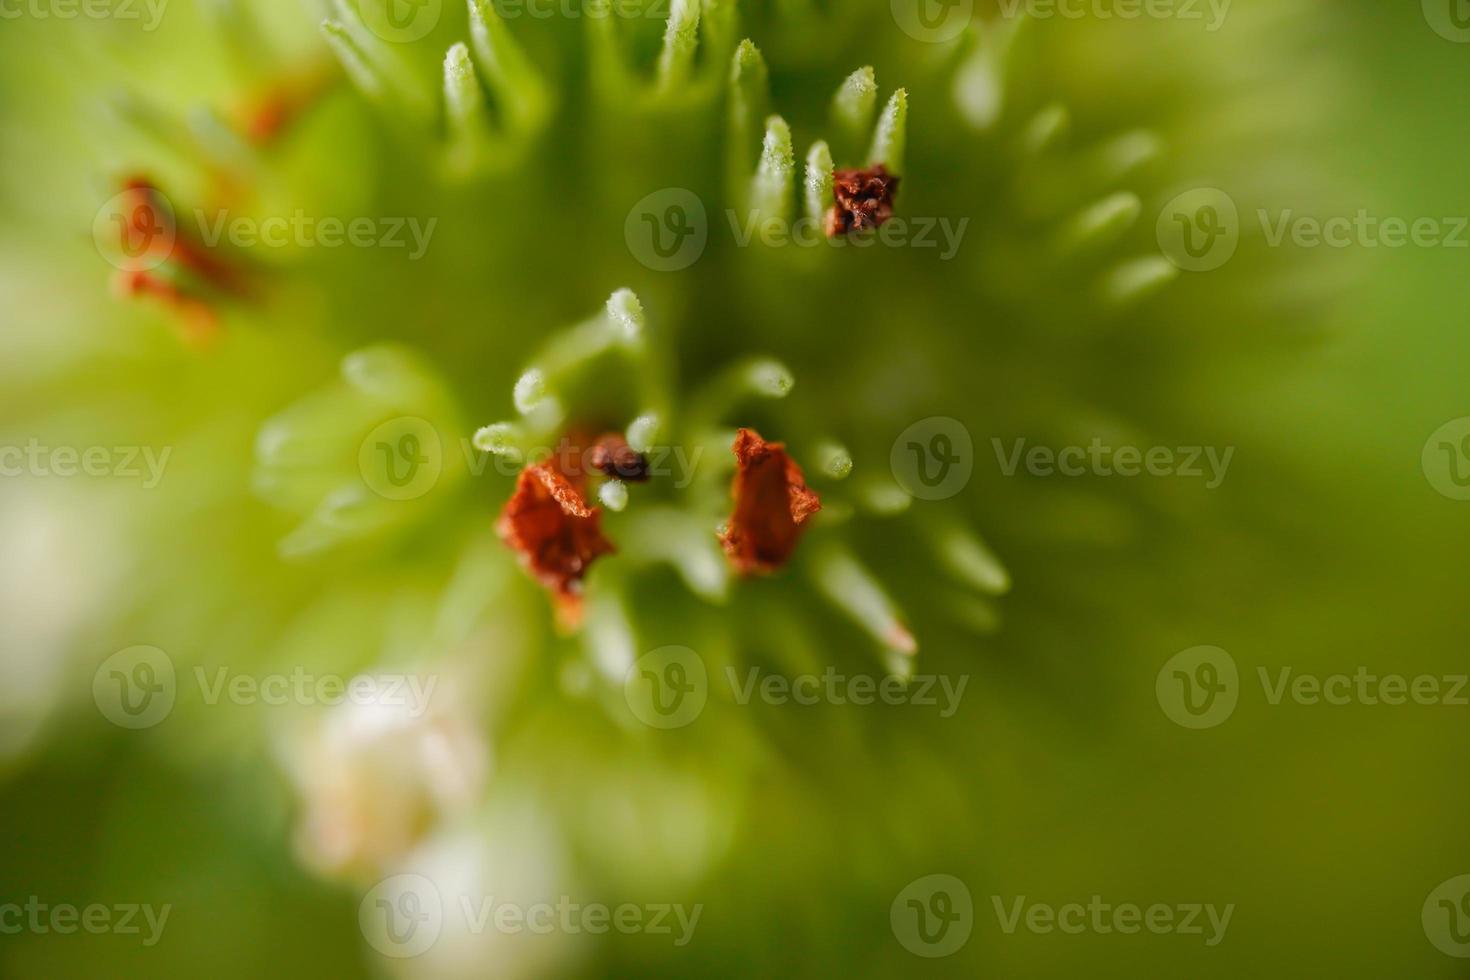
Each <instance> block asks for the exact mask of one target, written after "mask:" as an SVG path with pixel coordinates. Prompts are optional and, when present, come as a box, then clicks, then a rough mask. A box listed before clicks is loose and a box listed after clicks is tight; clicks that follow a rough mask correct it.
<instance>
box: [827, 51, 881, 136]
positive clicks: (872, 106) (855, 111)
mask: <svg viewBox="0 0 1470 980" xmlns="http://www.w3.org/2000/svg"><path fill="white" fill-rule="evenodd" d="M877 107H878V79H877V76H876V75H874V73H873V66H872V65H865V66H864V67H862V68H859V69H858V70H857V71H855V72H853V73H852V74H851V75H848V76H847V78H846V79H845V80H844V81H843V83H842V85H841V86H840V87H839V88H838V89H837V94H836V95H835V96H834V97H833V98H832V121H833V124H834V125H835V126H836V128H837V131H838V132H839V133H841V134H842V139H843V141H844V142H845V144H846V145H847V146H848V147H849V148H850V149H857V148H858V147H861V146H862V139H863V134H864V133H866V132H868V130H869V128H870V127H871V126H872V125H873V113H874V111H876V109H877ZM838 149H839V150H841V149H842V146H839V147H838Z"/></svg>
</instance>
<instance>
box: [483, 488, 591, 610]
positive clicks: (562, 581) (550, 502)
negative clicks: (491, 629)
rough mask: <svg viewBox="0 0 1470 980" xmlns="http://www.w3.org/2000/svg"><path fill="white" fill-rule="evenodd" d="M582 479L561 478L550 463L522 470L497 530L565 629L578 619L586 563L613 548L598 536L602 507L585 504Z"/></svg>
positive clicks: (501, 514) (501, 513)
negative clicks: (550, 598) (547, 594)
mask: <svg viewBox="0 0 1470 980" xmlns="http://www.w3.org/2000/svg"><path fill="white" fill-rule="evenodd" d="M584 485H585V481H584V480H583V479H581V478H580V477H579V478H578V479H577V480H576V481H575V482H573V480H571V479H569V478H567V477H566V476H564V475H563V474H562V473H561V471H560V470H558V469H557V468H556V467H555V466H554V465H553V464H552V462H546V463H536V464H533V465H531V466H527V467H526V468H525V469H524V470H522V471H521V475H520V477H519V478H518V479H517V481H516V489H515V493H513V494H512V495H511V498H510V500H508V501H507V502H506V504H505V509H504V510H502V511H501V512H500V519H499V520H498V521H497V522H496V524H495V530H496V532H497V533H498V534H499V535H500V538H501V540H503V541H504V542H505V543H506V544H508V545H510V547H511V548H512V549H513V550H514V551H515V552H516V554H517V555H519V556H520V559H521V564H522V565H524V566H525V567H526V570H527V571H529V572H530V573H531V575H532V576H533V577H534V578H535V579H536V580H537V581H538V582H540V583H541V584H542V585H544V586H546V588H548V589H550V590H551V594H552V596H553V598H554V599H555V601H556V610H557V616H558V618H559V619H560V621H561V623H562V625H563V626H564V627H566V628H567V629H575V628H576V627H577V626H578V625H579V624H580V623H581V619H582V578H583V576H585V575H586V574H587V569H588V567H589V566H590V565H591V564H592V562H594V561H596V560H597V559H598V558H600V557H601V556H603V555H607V554H611V553H612V552H613V551H615V550H616V549H615V548H613V545H612V542H611V541H609V540H607V538H605V537H603V535H602V511H601V509H600V508H597V507H588V506H587V501H586V500H585V498H584V497H583V496H582V489H583V486H584Z"/></svg>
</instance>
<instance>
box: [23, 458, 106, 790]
mask: <svg viewBox="0 0 1470 980" xmlns="http://www.w3.org/2000/svg"><path fill="white" fill-rule="evenodd" d="M0 541H3V542H4V546H3V547H0V679H3V681H4V682H3V683H0V763H4V762H6V761H9V760H11V759H14V758H16V757H18V756H20V755H21V754H23V753H24V752H25V751H26V750H27V748H28V747H29V746H30V745H31V743H32V741H33V740H34V739H35V737H36V734H37V732H39V730H40V729H41V727H42V725H43V724H44V723H45V721H46V719H47V718H48V717H50V715H51V713H52V712H53V711H54V710H55V708H56V705H57V702H58V701H59V700H61V698H62V695H63V684H64V681H65V678H66V677H67V676H68V669H67V668H68V664H67V654H68V650H67V645H68V641H69V640H70V639H71V637H72V634H73V633H74V631H75V630H76V628H77V626H78V625H79V624H80V623H82V622H83V621H85V620H86V619H87V618H88V616H89V615H91V614H92V612H93V611H94V610H95V609H96V608H97V606H98V605H99V604H100V603H101V600H102V599H103V597H104V596H105V594H106V581H107V578H108V575H107V573H106V570H105V566H106V562H107V560H108V556H109V554H110V551H109V549H108V548H106V547H105V544H106V527H105V525H103V524H102V523H101V522H98V521H97V520H95V518H93V517H90V516H89V512H88V511H87V510H86V509H84V508H82V507H80V506H77V505H76V504H75V503H69V502H63V501H62V500H59V499H58V497H57V494H56V492H55V489H54V487H53V488H52V489H51V492H49V493H43V492H41V491H40V490H38V489H37V488H35V487H34V486H33V485H31V484H28V483H27V482H25V481H24V479H20V478H11V479H7V480H3V481H0Z"/></svg>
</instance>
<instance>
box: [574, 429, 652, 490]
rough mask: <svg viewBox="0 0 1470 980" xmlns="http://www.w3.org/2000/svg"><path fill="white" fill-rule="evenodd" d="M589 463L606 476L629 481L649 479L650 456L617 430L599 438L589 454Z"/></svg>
mask: <svg viewBox="0 0 1470 980" xmlns="http://www.w3.org/2000/svg"><path fill="white" fill-rule="evenodd" d="M588 463H589V464H590V465H591V466H592V468H593V469H595V470H597V471H599V472H600V473H602V474H603V475H604V476H610V477H616V478H618V479H619V480H624V481H626V482H628V483H643V482H645V481H647V479H648V458H647V457H646V456H644V455H643V454H642V453H640V452H638V451H637V450H635V449H634V448H633V447H632V446H630V445H628V443H627V440H625V439H624V438H623V437H622V436H620V435H618V434H617V433H616V432H609V433H608V434H607V435H605V436H603V437H602V438H601V439H599V440H597V443H596V444H595V445H594V446H593V447H592V452H591V453H590V455H589V456H588Z"/></svg>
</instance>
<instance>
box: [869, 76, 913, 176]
mask: <svg viewBox="0 0 1470 980" xmlns="http://www.w3.org/2000/svg"><path fill="white" fill-rule="evenodd" d="M908 120H909V93H908V90H907V89H899V90H898V91H897V92H894V93H893V97H892V98H891V99H889V100H888V105H886V106H884V107H883V115H882V117H881V118H880V119H879V120H878V128H877V129H876V130H875V131H874V132H873V149H872V152H870V153H869V154H868V166H870V167H875V166H877V165H878V164H880V163H881V164H883V166H885V167H887V168H888V172H889V173H891V174H893V175H894V176H901V175H902V174H903V163H904V150H905V148H906V146H907V141H908Z"/></svg>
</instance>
